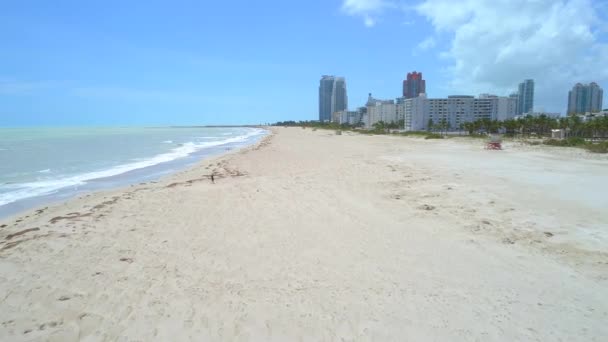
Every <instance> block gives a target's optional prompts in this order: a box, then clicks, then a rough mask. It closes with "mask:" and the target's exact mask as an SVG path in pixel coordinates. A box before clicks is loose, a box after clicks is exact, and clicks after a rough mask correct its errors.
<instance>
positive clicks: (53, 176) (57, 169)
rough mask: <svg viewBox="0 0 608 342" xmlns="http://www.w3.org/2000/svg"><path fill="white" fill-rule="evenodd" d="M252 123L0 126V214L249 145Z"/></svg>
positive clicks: (130, 180)
mask: <svg viewBox="0 0 608 342" xmlns="http://www.w3.org/2000/svg"><path fill="white" fill-rule="evenodd" d="M264 134H265V131H264V130H261V129H255V128H244V127H238V128H203V127H187V128H167V127H163V128H133V127H128V128H0V216H4V215H7V214H11V213H14V212H16V211H19V210H23V209H26V208H28V207H31V206H32V205H38V204H41V203H44V202H45V201H49V200H52V199H64V198H69V197H70V196H73V195H74V194H75V193H81V192H84V191H90V190H96V189H103V188H107V187H113V186H120V185H126V184H130V183H136V182H140V181H145V180H151V179H155V178H158V177H160V176H162V175H165V174H168V173H171V172H174V171H176V170H179V169H182V168H184V167H186V166H188V165H191V164H193V163H195V162H196V161H198V160H200V159H201V158H203V157H205V156H208V155H211V154H219V153H221V152H223V151H225V150H226V149H232V148H237V147H240V146H244V145H247V144H251V143H253V142H255V141H256V140H258V139H259V138H260V137H261V136H263V135H264Z"/></svg>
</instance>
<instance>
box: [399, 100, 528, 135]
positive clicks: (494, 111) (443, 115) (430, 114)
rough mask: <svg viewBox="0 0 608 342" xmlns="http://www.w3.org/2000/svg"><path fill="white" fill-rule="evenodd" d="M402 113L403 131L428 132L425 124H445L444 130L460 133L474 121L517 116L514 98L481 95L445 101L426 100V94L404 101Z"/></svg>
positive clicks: (427, 126)
mask: <svg viewBox="0 0 608 342" xmlns="http://www.w3.org/2000/svg"><path fill="white" fill-rule="evenodd" d="M400 105H401V106H403V109H402V110H403V113H404V127H403V128H404V130H406V131H423V130H428V129H429V128H430V127H429V124H438V123H441V122H445V123H446V124H447V128H448V130H457V129H460V127H461V125H462V124H464V123H465V122H472V121H476V120H482V119H488V120H507V119H512V118H514V117H515V116H516V115H517V100H516V99H515V98H514V97H502V96H496V95H489V94H482V95H480V96H479V97H477V98H476V97H474V96H470V95H452V96H448V97H447V98H435V99H429V98H427V97H426V94H420V96H418V97H415V98H412V99H406V100H404V101H403V102H402V103H400Z"/></svg>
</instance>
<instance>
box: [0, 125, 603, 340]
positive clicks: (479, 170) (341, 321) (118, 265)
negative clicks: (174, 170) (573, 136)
mask: <svg viewBox="0 0 608 342" xmlns="http://www.w3.org/2000/svg"><path fill="white" fill-rule="evenodd" d="M276 131H277V134H275V135H274V136H273V137H271V138H270V139H268V140H267V141H265V142H264V143H262V144H261V146H258V147H256V148H250V149H247V150H244V151H241V152H238V153H233V154H229V155H226V156H223V157H221V158H218V159H216V160H213V161H208V162H204V163H202V164H201V165H200V166H198V167H196V168H194V169H192V170H189V171H187V172H183V173H181V174H178V175H175V176H172V177H171V179H168V180H165V181H162V182H159V183H149V184H145V185H140V186H135V187H131V188H129V189H126V190H121V191H114V192H109V193H99V194H94V195H89V196H87V197H85V198H82V199H76V200H72V201H70V202H68V203H66V204H61V205H56V206H52V207H50V208H49V209H46V210H44V211H43V212H42V213H35V212H31V213H28V214H25V215H22V216H21V217H19V218H15V219H13V220H8V221H6V220H5V222H0V226H1V225H3V224H6V225H7V227H4V228H0V241H1V242H0V249H1V251H0V340H2V341H46V340H50V341H76V340H85V341H106V340H110V341H113V340H119V341H184V340H186V341H187V340H193V341H320V340H323V341H334V340H336V341H367V340H375V341H428V340H435V341H495V340H499V341H536V340H538V341H560V340H561V341H606V340H608V252H607V251H608V214H606V207H607V206H608V197H607V194H608V159H607V158H606V157H605V156H593V155H590V154H587V153H585V152H582V151H578V150H573V149H561V148H548V147H526V146H519V145H517V144H507V150H505V151H485V150H483V149H482V148H481V141H474V140H465V139H462V140H454V139H451V140H449V141H425V140H421V139H413V138H403V137H387V136H363V135H354V134H350V133H345V134H344V135H342V136H336V135H334V134H333V132H329V131H320V130H319V131H316V132H312V131H311V130H302V129H299V128H290V129H277V130H276ZM211 170H216V172H218V173H220V174H221V176H220V177H218V178H217V182H216V184H211V182H210V181H209V180H208V179H207V178H206V177H205V176H206V175H208V174H209V173H210V172H211ZM188 181H190V182H188ZM428 209H431V210H428ZM26 216H28V217H26ZM17 219H20V220H21V221H20V222H16V220H17ZM53 222H54V223H53ZM28 228H39V230H35V231H29V232H25V233H23V234H21V235H18V236H9V234H14V233H16V232H22V231H23V230H25V229H28Z"/></svg>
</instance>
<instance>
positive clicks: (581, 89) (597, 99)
mask: <svg viewBox="0 0 608 342" xmlns="http://www.w3.org/2000/svg"><path fill="white" fill-rule="evenodd" d="M603 97H604V91H603V90H602V88H600V86H599V85H597V83H595V82H591V83H589V84H580V83H577V84H576V85H574V87H572V90H570V91H569V92H568V114H584V113H587V112H589V113H594V112H599V111H600V110H602V100H603Z"/></svg>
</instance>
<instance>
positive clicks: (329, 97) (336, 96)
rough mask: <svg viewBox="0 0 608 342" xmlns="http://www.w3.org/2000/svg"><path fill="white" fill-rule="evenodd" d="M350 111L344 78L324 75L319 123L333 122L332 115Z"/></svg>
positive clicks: (321, 84) (320, 97)
mask: <svg viewBox="0 0 608 342" xmlns="http://www.w3.org/2000/svg"><path fill="white" fill-rule="evenodd" d="M347 109H348V95H347V94H346V80H345V79H344V77H335V76H327V75H323V77H321V82H320V84H319V121H331V115H332V114H333V113H334V112H339V111H343V110H347Z"/></svg>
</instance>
